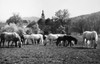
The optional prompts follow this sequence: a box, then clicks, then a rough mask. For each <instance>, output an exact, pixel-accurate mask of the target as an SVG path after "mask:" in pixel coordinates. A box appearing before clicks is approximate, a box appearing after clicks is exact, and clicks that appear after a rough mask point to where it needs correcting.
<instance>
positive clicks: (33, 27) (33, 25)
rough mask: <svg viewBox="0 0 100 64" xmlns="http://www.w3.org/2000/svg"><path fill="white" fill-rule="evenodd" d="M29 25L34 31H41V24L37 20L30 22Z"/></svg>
mask: <svg viewBox="0 0 100 64" xmlns="http://www.w3.org/2000/svg"><path fill="white" fill-rule="evenodd" d="M27 27H28V28H31V29H32V32H33V33H39V32H40V28H39V25H38V24H37V22H35V21H33V22H31V23H29V25H27Z"/></svg>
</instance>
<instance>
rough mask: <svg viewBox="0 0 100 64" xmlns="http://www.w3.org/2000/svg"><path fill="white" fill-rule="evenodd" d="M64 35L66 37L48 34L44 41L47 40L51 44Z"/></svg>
mask: <svg viewBox="0 0 100 64" xmlns="http://www.w3.org/2000/svg"><path fill="white" fill-rule="evenodd" d="M64 35H66V34H49V35H47V38H46V39H47V40H49V41H50V43H51V42H53V41H54V40H56V39H57V38H58V37H63V36H64Z"/></svg>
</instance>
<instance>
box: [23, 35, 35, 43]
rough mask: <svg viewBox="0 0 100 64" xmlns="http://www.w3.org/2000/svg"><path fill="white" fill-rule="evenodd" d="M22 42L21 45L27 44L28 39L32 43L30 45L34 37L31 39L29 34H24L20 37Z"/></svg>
mask: <svg viewBox="0 0 100 64" xmlns="http://www.w3.org/2000/svg"><path fill="white" fill-rule="evenodd" d="M21 39H22V42H23V44H29V43H28V40H29V39H30V40H31V41H32V43H33V42H34V37H32V35H29V34H24V35H23V36H21Z"/></svg>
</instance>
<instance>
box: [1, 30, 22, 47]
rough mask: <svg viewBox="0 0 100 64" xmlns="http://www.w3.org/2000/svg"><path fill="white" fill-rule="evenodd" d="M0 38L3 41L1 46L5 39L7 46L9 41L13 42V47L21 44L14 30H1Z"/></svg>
mask: <svg viewBox="0 0 100 64" xmlns="http://www.w3.org/2000/svg"><path fill="white" fill-rule="evenodd" d="M0 38H1V43H3V46H4V42H5V41H6V42H8V46H9V43H10V41H12V42H13V43H15V47H17V45H18V46H19V47H21V45H22V42H21V38H20V36H19V35H18V34H17V33H16V32H3V33H1V35H0ZM18 41H19V42H18ZM1 43H0V46H1Z"/></svg>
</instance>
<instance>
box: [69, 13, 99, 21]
mask: <svg viewBox="0 0 100 64" xmlns="http://www.w3.org/2000/svg"><path fill="white" fill-rule="evenodd" d="M80 19H81V20H88V19H89V20H91V21H94V20H95V21H100V11H99V12H95V13H91V14H86V15H81V16H77V17H73V18H71V21H72V22H76V21H79V20H80Z"/></svg>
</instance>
